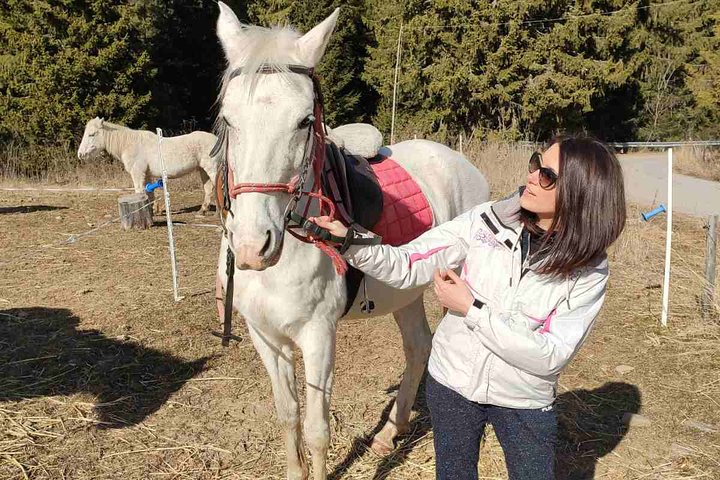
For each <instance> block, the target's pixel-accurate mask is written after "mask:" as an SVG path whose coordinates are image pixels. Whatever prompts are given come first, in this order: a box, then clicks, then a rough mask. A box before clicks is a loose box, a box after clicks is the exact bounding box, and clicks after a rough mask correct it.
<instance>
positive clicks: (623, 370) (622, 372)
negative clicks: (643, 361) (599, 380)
mask: <svg viewBox="0 0 720 480" xmlns="http://www.w3.org/2000/svg"><path fill="white" fill-rule="evenodd" d="M633 370H635V367H631V366H630V365H618V366H617V367H615V371H616V372H617V373H619V374H620V375H625V374H626V373H630V372H632V371H633Z"/></svg>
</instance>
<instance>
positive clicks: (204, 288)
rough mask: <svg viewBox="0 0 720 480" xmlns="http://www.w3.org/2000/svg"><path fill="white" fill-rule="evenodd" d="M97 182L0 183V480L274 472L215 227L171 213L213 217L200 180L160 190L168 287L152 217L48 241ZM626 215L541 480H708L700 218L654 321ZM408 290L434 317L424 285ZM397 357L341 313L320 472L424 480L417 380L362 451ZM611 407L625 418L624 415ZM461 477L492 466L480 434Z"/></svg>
mask: <svg viewBox="0 0 720 480" xmlns="http://www.w3.org/2000/svg"><path fill="white" fill-rule="evenodd" d="M117 196H118V194H117V193H49V192H45V193H42V192H0V478H2V479H123V480H131V479H148V478H157V479H165V478H167V479H220V478H222V479H257V478H273V479H275V478H277V479H279V478H284V468H285V453H284V446H283V442H282V437H281V431H280V429H279V428H278V426H277V424H276V422H275V414H274V410H273V405H272V395H271V391H270V383H269V380H268V377H267V375H266V373H265V371H264V368H263V366H262V364H261V362H260V359H259V358H258V356H257V354H256V353H255V351H254V349H253V347H252V345H251V344H250V342H249V339H248V338H247V335H246V330H245V327H244V325H243V324H242V322H240V321H237V320H236V323H235V331H236V333H237V334H238V335H240V336H241V337H242V341H241V342H239V343H233V344H232V345H231V347H230V348H228V349H223V348H222V347H221V346H220V341H219V339H218V338H216V337H214V336H212V335H211V332H212V331H213V330H217V329H219V322H218V321H217V319H216V313H215V308H214V299H213V298H214V292H213V286H214V273H215V268H216V258H217V248H218V245H219V238H220V234H219V231H218V230H217V229H216V228H207V227H198V226H191V225H190V224H197V223H202V224H216V223H217V220H216V218H215V216H214V215H213V216H210V217H205V218H198V217H197V216H196V211H195V210H196V209H197V208H198V207H199V204H200V199H201V194H200V190H199V189H197V190H196V191H178V192H177V193H175V194H174V195H173V202H174V207H173V209H174V210H175V212H176V214H175V215H174V218H175V220H176V221H178V222H183V223H184V224H179V225H178V226H177V228H176V229H175V233H176V237H177V240H176V241H177V249H178V261H179V283H180V288H181V294H182V295H184V296H185V298H184V299H183V300H181V301H180V302H179V303H175V302H174V301H173V298H172V283H171V276H170V266H169V255H168V248H167V230H166V227H165V225H164V217H156V226H154V227H153V228H151V229H150V230H147V231H131V232H123V231H121V230H120V227H119V225H118V224H116V223H113V224H110V225H108V226H106V227H103V228H100V229H99V230H97V231H96V232H94V233H92V234H89V235H86V236H82V237H79V238H78V239H77V241H75V242H74V243H70V244H67V243H63V241H65V240H67V238H68V236H69V235H70V234H78V233H81V232H85V231H88V230H91V229H93V228H96V227H98V226H100V225H101V224H103V223H104V222H107V221H108V220H111V219H112V218H114V217H116V216H117ZM630 214H631V215H630V220H629V223H628V227H627V229H626V232H625V234H624V235H623V237H622V239H621V240H620V241H619V242H618V243H617V245H616V246H615V247H614V249H613V252H612V255H611V286H610V290H609V293H608V297H607V301H606V305H605V307H604V309H603V312H602V314H601V318H600V319H599V321H598V324H597V327H596V329H595V330H594V331H593V333H592V334H591V336H590V338H589V340H588V342H587V343H586V345H585V346H584V348H583V349H582V350H581V352H580V354H579V355H578V356H577V357H576V358H575V359H574V361H573V362H572V363H571V365H570V366H569V368H567V370H566V371H565V372H564V373H563V375H562V376H561V380H560V383H561V385H560V389H559V393H560V397H559V399H558V410H559V412H560V432H561V433H560V446H559V448H558V472H559V473H558V478H567V479H585V478H605V479H640V478H642V479H659V478H662V479H675V478H707V479H718V478H720V462H719V461H718V459H719V458H720V355H719V353H720V327H718V323H717V317H716V318H715V319H711V320H704V321H703V320H701V319H700V318H699V309H698V295H699V292H700V282H701V276H702V258H703V252H704V248H705V242H704V230H703V228H702V227H703V225H702V222H701V221H699V220H694V219H689V218H683V217H680V218H678V220H677V223H676V226H675V243H674V251H673V255H674V257H673V277H672V290H671V292H672V295H671V310H670V325H669V327H668V328H662V327H660V326H659V317H660V304H661V300H660V297H661V290H662V289H661V288H660V284H661V282H662V265H663V255H664V254H663V252H664V228H665V226H664V224H663V222H664V219H663V218H661V217H658V218H656V219H655V220H653V222H650V223H644V222H640V221H639V220H638V219H639V214H638V210H637V208H635V207H633V208H631V211H630ZM268 294H270V292H268ZM426 304H427V307H428V310H429V312H430V313H429V317H430V319H431V326H432V327H433V328H435V326H436V325H437V323H438V320H439V318H440V311H439V308H438V306H437V305H436V303H435V301H434V300H433V299H432V298H431V296H430V294H428V298H427V299H426ZM402 357H403V354H402V345H401V342H400V337H399V333H398V331H397V328H396V327H395V324H394V321H393V320H392V318H390V317H384V318H380V319H373V320H357V321H346V322H342V323H341V326H340V328H339V333H338V349H337V366H336V375H335V378H336V384H335V388H334V393H333V403H332V409H331V417H332V418H331V426H332V445H331V449H330V453H329V462H328V468H329V472H330V474H331V478H334V479H341V478H342V479H370V478H378V479H380V478H392V479H410V478H412V479H415V478H421V479H431V478H434V457H433V447H432V432H431V430H430V423H429V418H428V413H427V409H426V408H425V406H424V395H423V394H422V391H421V394H420V395H419V398H418V401H417V404H416V409H415V414H414V420H413V423H412V431H411V433H410V434H409V435H407V436H405V437H403V438H402V439H401V441H400V444H399V447H398V449H397V450H396V451H395V453H393V454H392V455H390V456H389V457H387V458H378V457H376V456H375V455H374V454H373V453H372V452H371V451H369V450H368V449H367V448H366V440H367V438H369V437H370V436H371V435H372V434H373V433H374V432H375V431H376V430H377V429H378V428H379V425H380V424H381V423H380V419H381V418H382V417H383V415H385V414H387V412H388V411H389V406H390V402H391V401H392V398H393V396H394V393H395V388H396V387H397V384H398V382H399V380H400V377H401V374H402V370H403V363H402ZM619 366H621V368H620V369H618V367H619ZM299 371H300V373H299V382H300V384H301V385H302V373H301V372H302V369H301V368H300V369H299ZM631 413H636V414H640V415H641V417H634V418H633V419H632V421H631V422H629V425H628V421H627V415H628V414H631ZM480 473H481V478H485V479H490V478H493V479H495V478H497V479H503V478H507V476H506V473H505V467H504V460H503V456H502V452H501V450H500V448H499V446H498V444H497V441H496V440H495V439H494V437H493V436H492V434H490V435H489V436H488V439H487V440H486V441H485V442H484V444H483V447H482V457H481V463H480Z"/></svg>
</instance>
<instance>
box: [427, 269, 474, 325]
mask: <svg viewBox="0 0 720 480" xmlns="http://www.w3.org/2000/svg"><path fill="white" fill-rule="evenodd" d="M434 280H435V295H437V297H438V300H440V303H441V304H442V305H443V306H444V307H446V308H447V309H448V310H452V311H453V312H458V313H462V314H463V315H467V313H468V311H469V310H470V307H472V304H473V302H474V301H475V297H473V295H472V293H470V288H468V286H467V284H466V283H465V281H464V280H463V279H461V278H460V277H458V276H457V274H456V273H455V272H453V271H452V270H447V271H445V272H441V271H440V270H436V271H435V276H434Z"/></svg>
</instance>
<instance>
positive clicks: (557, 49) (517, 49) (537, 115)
mask: <svg viewBox="0 0 720 480" xmlns="http://www.w3.org/2000/svg"><path fill="white" fill-rule="evenodd" d="M371 1H373V2H375V6H376V8H375V9H373V10H374V11H375V12H376V14H375V18H373V19H372V20H371V21H372V22H373V25H376V28H375V30H374V31H375V35H376V38H377V46H376V47H374V48H372V49H371V50H370V53H371V57H370V60H369V62H368V66H367V68H366V72H365V75H366V80H367V81H368V82H369V83H371V84H372V85H374V86H375V88H377V89H378V91H379V92H380V94H381V98H382V100H381V103H380V108H379V111H378V114H377V116H376V121H377V122H378V124H379V125H381V126H382V128H383V129H384V130H385V131H387V130H388V126H389V123H390V120H389V117H390V110H391V109H390V105H391V101H392V87H393V76H394V64H395V53H396V47H397V38H398V33H399V29H400V24H401V23H402V28H403V35H402V61H401V65H400V80H399V82H398V90H399V93H398V113H397V119H398V124H400V125H401V127H402V129H404V130H405V131H406V132H407V133H420V134H429V133H435V134H439V137H440V138H443V137H444V136H446V135H448V134H450V135H452V134H454V133H457V132H458V131H462V130H465V131H467V130H473V129H475V130H477V131H479V132H480V134H485V133H487V132H493V131H495V132H497V131H500V132H505V135H506V136H510V137H517V136H518V135H520V134H525V135H529V136H531V137H533V138H536V137H546V136H548V135H549V134H551V133H552V132H554V131H557V130H561V129H578V128H586V127H587V126H588V123H589V118H590V114H591V113H592V112H594V111H595V109H597V108H602V98H603V96H604V95H605V93H606V92H608V91H612V90H613V89H622V87H623V85H624V83H625V82H626V81H627V79H628V78H629V77H630V75H631V74H632V73H633V72H634V70H633V67H632V66H627V65H625V63H624V60H625V57H626V55H627V54H628V51H631V50H632V48H633V47H632V45H631V44H632V43H633V42H634V41H635V40H634V38H633V36H632V29H633V22H634V21H635V16H636V13H634V12H633V11H632V10H629V11H628V13H627V14H625V15H622V16H620V15H618V16H612V17H611V18H609V17H606V16H602V15H597V16H595V17H581V18H574V19H568V20H563V21H541V20H542V19H558V18H562V17H578V16H580V15H584V14H587V13H593V12H598V11H605V10H606V9H613V8H614V7H618V5H614V3H619V2H602V3H600V2H590V3H589V2H583V3H582V6H576V5H575V2H553V3H548V2H539V1H527V0H526V1H496V2H492V3H490V2H488V1H471V2H467V1H462V0H435V1H431V2H422V1H420V0H415V1H409V2H402V3H400V2H385V1H382V0H371Z"/></svg>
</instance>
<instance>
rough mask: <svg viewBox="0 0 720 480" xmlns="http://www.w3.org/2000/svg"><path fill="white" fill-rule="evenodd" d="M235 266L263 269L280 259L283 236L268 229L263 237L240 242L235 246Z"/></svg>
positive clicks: (243, 268)
mask: <svg viewBox="0 0 720 480" xmlns="http://www.w3.org/2000/svg"><path fill="white" fill-rule="evenodd" d="M234 251H235V266H236V267H237V268H238V270H257V271H262V270H265V269H266V268H269V267H272V266H274V265H275V264H277V262H278V260H280V254H281V253H282V236H281V235H278V234H276V233H275V232H273V231H272V230H267V231H266V232H265V235H264V236H263V237H260V238H258V239H255V240H244V241H242V243H240V242H238V244H236V245H235V248H234Z"/></svg>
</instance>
